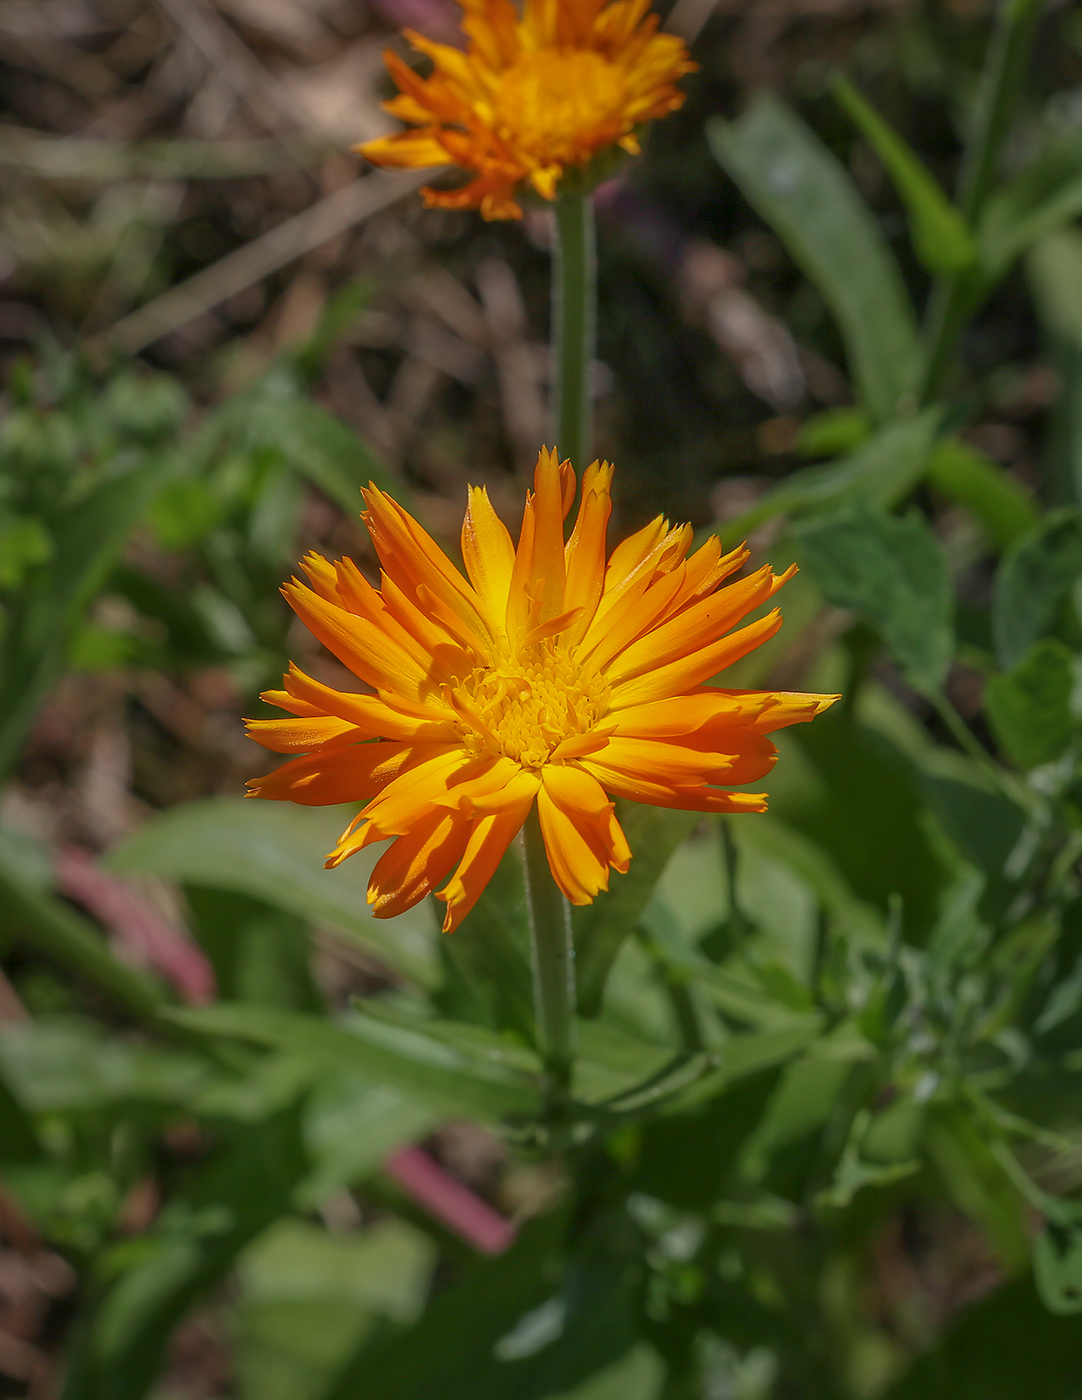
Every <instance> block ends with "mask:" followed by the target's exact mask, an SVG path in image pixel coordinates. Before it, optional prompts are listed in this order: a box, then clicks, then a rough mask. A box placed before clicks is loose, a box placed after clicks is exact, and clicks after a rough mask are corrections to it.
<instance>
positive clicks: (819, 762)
mask: <svg viewBox="0 0 1082 1400" xmlns="http://www.w3.org/2000/svg"><path fill="white" fill-rule="evenodd" d="M790 743H791V747H790V748H789V750H788V751H787V752H786V753H785V755H784V757H783V758H782V760H781V762H780V763H779V764H778V766H777V768H776V769H775V770H774V773H773V774H772V775H771V778H772V781H771V799H770V805H771V814H772V815H773V816H774V817H777V818H778V819H779V820H781V821H783V822H785V824H786V825H787V826H789V827H792V828H794V829H795V830H797V831H798V832H800V833H801V834H802V835H803V836H805V837H807V838H808V839H809V840H810V841H812V842H814V843H815V845H816V846H818V847H820V848H821V849H823V850H825V851H826V852H827V853H828V855H829V856H830V857H831V859H832V860H833V862H834V865H835V867H836V868H837V870H838V871H839V872H840V873H841V875H842V876H843V877H844V879H845V881H846V883H847V884H848V886H849V888H850V889H851V890H852V891H853V893H854V894H855V895H857V896H858V897H859V898H860V899H861V900H866V901H867V902H868V903H870V904H872V905H873V906H875V908H877V909H878V910H879V911H880V912H881V913H882V914H886V913H887V911H888V910H889V909H890V907H891V903H892V900H893V899H894V898H895V897H896V896H901V900H902V910H903V917H904V924H905V928H906V931H907V932H908V933H909V934H910V935H911V936H912V937H915V938H920V937H922V935H923V934H924V933H925V932H926V931H927V930H928V929H929V928H930V927H931V926H932V924H933V923H934V922H935V919H936V914H937V905H938V898H939V895H938V892H939V890H940V889H941V888H942V887H943V885H944V884H945V883H946V879H947V874H948V872H947V867H946V865H945V863H944V861H943V859H942V856H941V855H940V852H939V850H938V848H937V845H936V844H935V842H934V841H933V839H932V838H931V836H930V834H929V831H928V820H927V809H926V806H925V801H924V797H923V793H922V791H921V786H920V784H921V774H920V770H919V769H918V768H917V767H916V766H915V765H914V763H913V762H912V760H911V759H910V758H909V757H908V756H907V755H906V754H905V753H903V752H902V751H901V750H900V749H899V748H898V747H897V745H896V744H895V743H893V742H892V741H891V740H890V739H889V738H888V737H887V736H886V735H885V734H883V733H881V732H879V731H878V730H876V729H873V728H871V726H870V725H866V724H862V723H855V722H853V720H852V719H851V718H849V717H847V716H846V715H845V714H844V713H843V712H841V710H840V707H838V706H835V707H834V709H833V710H830V711H828V712H827V714H825V715H821V716H820V717H819V718H818V719H817V720H816V721H815V723H814V724H808V725H801V726H800V729H799V731H798V730H794V731H792V737H791V740H790Z"/></svg>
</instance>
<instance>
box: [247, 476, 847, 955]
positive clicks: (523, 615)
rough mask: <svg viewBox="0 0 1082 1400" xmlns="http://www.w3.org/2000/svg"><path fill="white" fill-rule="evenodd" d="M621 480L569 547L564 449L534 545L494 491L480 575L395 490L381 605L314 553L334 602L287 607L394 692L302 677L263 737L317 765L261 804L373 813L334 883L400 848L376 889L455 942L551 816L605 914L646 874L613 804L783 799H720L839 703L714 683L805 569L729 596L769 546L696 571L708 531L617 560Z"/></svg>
mask: <svg viewBox="0 0 1082 1400" xmlns="http://www.w3.org/2000/svg"><path fill="white" fill-rule="evenodd" d="M612 472H613V469H612V467H611V466H610V465H609V464H608V463H597V462H595V463H594V464H593V466H591V467H590V468H589V469H588V471H587V472H586V473H585V475H584V477H583V482H582V497H581V504H580V506H579V512H578V519H577V521H576V523H575V527H574V529H573V530H572V532H571V536H570V538H569V539H568V540H567V542H566V544H565V543H564V530H563V523H564V520H565V518H566V516H567V514H568V512H569V511H570V508H571V504H572V501H573V499H574V496H575V476H574V472H573V470H572V468H571V464H570V462H563V463H561V462H559V461H558V460H557V457H556V454H555V453H553V452H547V451H542V453H541V455H540V457H539V459H538V463H537V469H536V472H535V475H534V489H533V491H532V492H531V493H528V494H527V497H526V508H525V513H524V515H523V518H522V529H521V532H520V534H519V541H518V547H517V549H516V547H515V545H514V544H513V543H512V540H511V536H510V534H509V533H508V531H507V529H506V527H505V526H504V525H503V524H502V522H501V521H500V519H499V517H498V516H497V515H496V512H495V511H494V509H493V507H492V505H491V503H490V501H489V498H488V494H487V492H486V491H485V490H484V488H483V487H482V488H473V487H471V488H470V492H469V505H468V508H467V511H466V518H465V522H464V524H463V527H462V555H463V559H464V560H465V564H466V573H467V575H468V579H467V578H464V577H463V576H462V574H461V573H460V572H459V571H458V569H456V568H455V566H454V565H453V564H452V563H451V562H450V560H449V559H448V558H447V556H446V555H445V554H444V553H443V551H442V550H441V549H440V548H439V546H438V545H437V544H436V543H435V541H434V540H432V538H431V537H430V536H429V535H428V534H426V533H425V531H424V530H423V529H422V528H421V526H420V525H418V523H417V522H416V521H415V520H414V519H413V518H412V516H410V515H409V514H408V512H406V511H405V510H403V509H402V507H401V506H400V505H398V504H396V502H395V501H393V500H392V499H391V498H390V497H389V496H387V495H385V494H384V493H383V492H382V491H379V490H377V489H376V487H375V486H372V487H370V488H369V490H368V491H367V492H365V501H366V504H367V506H368V510H367V512H366V513H365V515H364V516H363V519H364V521H365V524H366V525H367V527H368V530H369V533H370V534H371V536H372V540H373V543H374V544H375V547H376V551H377V553H378V555H379V559H380V564H381V566H382V586H381V588H380V589H379V590H378V591H377V590H376V589H375V588H373V587H372V585H371V584H370V583H369V582H368V581H367V580H366V579H365V577H364V575H363V574H362V573H361V572H360V570H359V569H358V568H357V566H356V564H355V563H354V562H353V561H352V560H350V559H342V560H340V561H338V563H333V564H332V563H330V562H329V561H328V560H326V559H324V558H322V557H321V556H320V555H317V554H310V555H308V557H307V558H306V559H305V561H304V567H305V569H306V571H307V573H308V577H309V579H310V580H311V586H310V587H308V586H306V585H305V584H303V583H300V582H299V581H298V580H297V579H294V580H293V581H292V582H291V583H290V584H288V585H287V586H286V587H285V588H284V589H283V592H284V594H285V596H286V598H287V599H288V600H289V603H290V605H291V606H292V607H293V609H294V611H295V612H296V613H297V616H298V617H299V618H300V619H301V620H302V621H303V622H304V623H305V625H306V626H307V627H308V628H309V629H310V630H311V631H312V633H313V634H314V635H315V636H316V637H317V638H318V639H319V641H321V642H322V643H323V645H324V646H325V647H327V649H328V650H329V651H331V652H333V653H334V655H335V656H336V657H337V658H338V659H339V661H341V662H342V663H343V665H345V666H347V667H348V668H349V670H350V671H352V672H353V674H354V675H355V676H357V677H358V678H359V679H360V680H361V681H363V682H364V683H365V684H366V685H367V686H369V687H370V688H371V690H372V691H373V692H374V693H372V694H354V693H351V692H345V691H339V690H335V689H333V688H332V687H331V686H328V685H324V684H322V683H321V682H319V681H317V680H314V679H312V678H311V677H310V676H307V675H305V674H304V673H303V672H302V671H300V670H298V669H297V668H296V667H295V666H290V668H289V672H288V674H287V675H286V676H285V678H284V682H283V684H284V689H282V690H272V691H267V692H266V693H265V694H264V696H263V698H264V699H265V700H268V701H269V702H270V703H271V704H273V705H277V706H279V707H280V708H282V709H283V710H288V711H289V712H290V714H291V715H292V716H293V718H291V719H267V720H253V721H251V722H250V725H249V729H250V733H251V735H252V737H253V738H254V739H256V740H257V741H258V742H259V743H261V744H262V745H264V747H266V748H269V749H273V750H275V751H276V752H278V753H302V754H305V755H306V756H305V757H301V758H295V759H294V760H293V761H292V762H291V763H287V764H284V765H283V766H282V767H281V768H279V769H277V771H275V772H273V773H270V774H268V775H267V776H266V777H264V778H256V779H255V780H254V781H253V782H252V783H251V784H250V787H251V789H252V793H253V794H254V795H255V796H257V797H268V798H276V799H278V800H282V801H290V802H300V803H304V804H306V805H309V806H323V805H325V804H332V803H340V802H363V803H364V804H365V805H364V808H363V810H362V811H361V813H360V815H359V816H358V817H357V818H356V819H355V820H354V821H353V822H351V823H350V825H349V827H348V828H347V829H346V831H345V832H344V833H343V835H342V838H341V840H340V841H339V843H338V845H337V846H336V847H335V849H334V850H333V851H332V852H331V854H330V856H329V858H328V860H327V866H328V868H331V867H334V866H336V865H338V864H340V863H341V862H342V861H343V860H345V859H346V858H347V856H351V855H353V854H354V852H356V851H360V850H362V849H363V848H364V847H365V846H369V845H371V844H372V843H373V842H377V841H387V840H391V841H393V844H392V845H391V846H390V847H389V848H388V849H387V850H386V851H385V852H384V853H383V854H382V855H381V856H380V858H379V860H378V861H377V863H376V865H375V868H374V869H373V871H372V876H371V880H370V882H369V886H368V899H369V903H370V904H371V905H372V909H373V912H374V913H375V914H376V915H377V916H379V917H381V918H387V917H390V916H391V915H394V914H399V913H401V912H402V911H403V910H405V909H409V908H410V907H411V906H413V905H414V904H416V903H417V902H418V901H419V900H420V899H422V898H423V897H424V896H425V895H426V894H428V893H429V892H430V891H436V893H437V897H438V898H440V899H442V900H444V901H445V902H446V905H447V911H446V918H445V921H444V928H445V930H447V931H451V930H452V929H454V928H456V927H457V925H458V924H459V923H461V921H462V919H463V918H464V917H465V916H466V914H467V913H468V912H469V910H470V909H471V908H472V907H473V905H474V904H475V903H476V901H477V899H478V897H479V895H480V894H481V891H482V890H483V889H484V887H485V885H486V884H487V883H488V881H489V879H490V878H491V876H492V874H493V872H494V871H495V869H496V866H497V864H498V863H499V861H500V858H501V857H502V856H503V854H504V852H505V851H506V849H507V847H508V844H509V843H510V842H511V840H512V839H513V838H514V837H515V836H516V834H517V833H518V831H519V830H520V828H521V827H522V825H523V823H524V822H525V820H526V817H527V816H528V815H529V812H530V810H531V808H532V807H533V804H534V803H535V802H536V803H537V810H538V816H539V818H540V824H541V831H542V835H543V837H544V841H545V847H546V850H547V852H548V858H549V864H550V867H551V869H552V874H553V877H554V878H555V880H556V883H557V884H558V885H559V887H560V889H561V890H562V891H563V892H564V894H565V895H566V896H567V898H568V899H569V900H571V902H572V903H573V904H588V903H589V902H590V901H591V900H592V899H593V898H594V896H595V895H596V894H597V893H598V892H599V891H600V890H603V889H607V888H608V881H609V871H610V869H613V870H619V871H625V870H627V868H628V862H629V860H630V859H631V851H630V850H629V849H628V844H627V841H626V839H625V837H624V833H623V831H622V830H621V828H620V824H619V822H618V821H617V819H616V814H615V809H614V803H613V801H612V797H613V796H619V797H626V798H631V799H633V800H634V801H636V802H645V803H651V804H653V805H655V806H659V807H681V808H685V809H688V810H690V811H696V812H761V811H763V810H765V807H766V798H765V797H764V796H763V795H762V794H752V793H747V792H727V791H724V790H722V789H721V788H720V787H719V786H718V784H720V783H726V784H729V785H740V784H744V783H749V782H755V781H757V780H758V779H760V778H762V777H763V776H764V775H765V774H766V773H767V772H769V770H770V768H771V767H772V766H773V763H774V760H775V758H776V757H777V751H776V749H775V748H774V746H773V744H772V743H771V742H770V740H769V739H768V738H767V735H768V734H769V733H770V732H771V731H772V730H775V729H781V728H783V727H785V726H786V725H790V724H798V723H800V722H801V721H804V720H810V719H812V718H813V717H814V716H815V715H817V714H819V713H820V712H821V711H822V710H824V709H825V708H826V707H827V706H828V705H830V704H832V703H833V701H834V700H835V699H836V698H837V697H836V696H824V695H804V694H794V693H789V692H784V691H742V690H720V689H716V688H714V687H712V686H709V685H704V684H703V682H705V681H707V680H709V679H710V678H711V677H713V676H716V675H717V673H718V672H719V671H722V670H724V669H725V667H726V666H730V665H732V663H733V662H734V661H738V660H739V659H740V658H741V657H743V656H746V655H747V654H748V653H749V652H750V651H752V650H753V649H754V648H755V647H757V646H759V645H760V644H761V643H762V642H764V641H766V639H767V638H768V637H772V636H773V635H774V633H775V632H776V631H777V630H778V628H779V627H780V625H781V617H780V615H779V613H778V611H777V609H774V610H773V611H771V612H768V613H767V614H766V615H765V616H764V617H761V618H759V619H758V620H757V621H754V622H751V623H748V624H747V625H746V626H743V627H739V628H737V630H735V631H734V630H733V629H734V627H736V624H737V623H739V622H741V621H742V620H743V619H744V618H745V617H746V616H747V615H748V614H749V613H750V612H752V611H753V610H754V609H756V608H758V607H759V605H760V604H762V603H764V602H766V600H767V599H769V598H771V597H772V596H773V595H774V594H775V593H776V592H777V590H778V589H779V588H780V587H781V586H782V584H783V583H785V582H786V580H787V579H788V578H789V577H790V576H791V575H792V573H793V570H792V569H790V570H788V571H787V572H786V573H784V574H782V575H781V576H780V577H775V576H774V574H773V572H772V571H771V569H770V567H769V566H768V565H767V566H764V567H763V568H761V569H759V570H757V571H756V572H755V573H752V574H749V575H748V576H747V577H745V578H741V579H739V580H738V581H737V582H735V583H730V584H729V585H728V586H727V587H725V588H720V587H719V585H720V584H721V583H722V582H723V581H724V580H725V579H726V578H729V577H730V576H731V575H732V574H734V573H735V572H736V571H737V570H739V569H740V567H741V566H742V565H743V564H744V562H745V561H746V559H747V558H748V551H747V549H746V548H744V547H741V548H739V549H735V550H733V551H732V552H731V553H728V554H722V551H721V546H720V544H719V543H718V540H717V539H716V538H713V537H712V538H710V539H709V540H707V542H706V543H705V544H704V545H702V547H701V548H700V549H698V550H697V551H696V552H695V553H694V554H692V555H690V557H689V555H688V549H689V546H690V544H691V538H692V531H691V527H690V526H689V525H679V526H676V527H670V526H669V523H668V521H666V520H664V519H663V518H661V517H660V516H659V517H658V518H657V519H656V520H654V521H652V522H651V523H650V524H649V525H647V526H646V527H645V528H644V529H642V530H640V531H638V533H637V534H634V535H632V536H630V537H629V538H628V539H626V540H624V541H623V542H622V543H621V544H619V545H617V547H616V548H615V550H613V553H612V556H611V557H610V558H609V559H608V561H607V563H606V558H605V532H606V526H607V524H608V519H609V514H610V510H611V499H610V487H611V483H612ZM452 870H453V871H454V873H453V874H451V871H452ZM448 875H451V878H450V880H448V881H447V883H446V885H444V887H443V888H442V889H438V890H437V886H439V885H440V884H441V883H442V882H443V881H444V880H445V879H447V876H448Z"/></svg>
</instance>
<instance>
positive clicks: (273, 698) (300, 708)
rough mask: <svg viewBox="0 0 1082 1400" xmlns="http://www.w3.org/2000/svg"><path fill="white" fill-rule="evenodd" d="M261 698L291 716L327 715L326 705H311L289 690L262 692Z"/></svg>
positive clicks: (260, 693)
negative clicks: (291, 693)
mask: <svg viewBox="0 0 1082 1400" xmlns="http://www.w3.org/2000/svg"><path fill="white" fill-rule="evenodd" d="M290 664H291V665H292V662H291V663H290ZM259 698H260V700H265V701H266V702H267V704H268V705H277V706H278V708H279V709H280V710H288V711H289V713H290V714H291V715H298V716H300V715H319V716H323V715H325V714H326V713H327V707H326V705H312V704H309V702H308V701H307V700H301V699H299V698H298V697H297V696H295V695H290V693H289V691H288V690H261V691H260V692H259ZM367 737H371V736H367Z"/></svg>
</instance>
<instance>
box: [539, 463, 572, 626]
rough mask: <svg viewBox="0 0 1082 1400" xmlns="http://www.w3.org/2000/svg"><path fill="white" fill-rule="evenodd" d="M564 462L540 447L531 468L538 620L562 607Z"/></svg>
mask: <svg viewBox="0 0 1082 1400" xmlns="http://www.w3.org/2000/svg"><path fill="white" fill-rule="evenodd" d="M565 465H567V466H569V465H570V464H561V462H560V460H559V458H558V457H557V455H556V453H555V452H554V451H549V450H548V449H546V448H542V449H541V451H540V452H539V453H538V456H537V466H536V467H535V468H534V478H533V480H534V509H535V511H536V522H535V528H534V539H533V556H532V560H531V568H530V577H531V579H532V580H534V581H535V582H539V583H540V584H541V588H540V591H539V596H540V601H541V612H540V616H539V617H538V618H537V619H536V621H537V622H547V621H548V620H549V619H550V618H552V617H555V616H556V615H557V614H558V613H562V612H563V610H564V528H563V526H564V515H565V514H566V512H565V510H564V485H563V483H564V479H565V478H566V472H565V471H564V466H565ZM573 490H574V486H572V491H573Z"/></svg>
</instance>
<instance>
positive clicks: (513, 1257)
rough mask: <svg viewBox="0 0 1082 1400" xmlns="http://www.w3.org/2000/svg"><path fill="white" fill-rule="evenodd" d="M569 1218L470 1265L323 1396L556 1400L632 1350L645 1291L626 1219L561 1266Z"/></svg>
mask: <svg viewBox="0 0 1082 1400" xmlns="http://www.w3.org/2000/svg"><path fill="white" fill-rule="evenodd" d="M559 1225H560V1222H559V1221H558V1220H553V1218H552V1217H548V1218H542V1219H540V1220H534V1221H531V1222H530V1223H529V1224H528V1225H527V1226H526V1228H525V1229H524V1230H523V1231H522V1232H521V1234H520V1235H519V1238H518V1240H517V1241H516V1243H515V1245H514V1246H513V1247H512V1248H511V1249H510V1250H508V1252H507V1253H506V1254H504V1255H502V1256H501V1257H500V1258H499V1259H495V1260H490V1261H479V1262H477V1263H474V1264H471V1265H470V1266H469V1267H468V1268H467V1269H465V1270H463V1272H462V1275H461V1277H460V1278H459V1279H458V1280H457V1281H456V1282H455V1283H454V1285H453V1286H452V1287H450V1288H447V1289H444V1290H443V1291H442V1292H438V1293H436V1295H435V1296H434V1298H433V1300H432V1302H431V1303H430V1304H429V1307H428V1308H427V1310H426V1312H425V1314H424V1316H423V1317H422V1318H421V1319H420V1320H419V1321H418V1322H417V1323H416V1324H415V1325H414V1326H413V1327H412V1328H410V1329H409V1330H408V1331H407V1332H405V1333H403V1334H402V1335H400V1336H398V1337H394V1338H391V1339H389V1340H388V1341H385V1342H383V1343H382V1344H381V1343H380V1342H379V1341H378V1340H376V1341H375V1342H374V1343H373V1344H372V1345H371V1346H369V1347H365V1348H362V1350H361V1351H360V1352H359V1353H358V1354H357V1356H356V1357H355V1358H354V1359H353V1361H352V1363H351V1364H350V1365H349V1366H348V1367H346V1369H345V1370H344V1371H343V1373H342V1375H341V1376H340V1377H339V1379H338V1381H337V1383H336V1384H335V1385H333V1386H332V1387H331V1388H330V1389H329V1390H328V1391H327V1392H326V1394H325V1395H323V1396H321V1397H320V1400H356V1397H358V1396H360V1395H363V1396H364V1400H405V1397H407V1396H408V1397H410V1398H411V1400H412V1397H414V1396H417V1397H421V1396H439V1397H440V1400H547V1398H548V1397H554V1396H557V1395H566V1393H567V1392H568V1391H569V1390H571V1389H572V1387H574V1386H576V1385H578V1384H580V1383H581V1382H582V1381H584V1380H586V1379H587V1378H588V1377H590V1376H593V1375H595V1374H596V1373H598V1372H600V1371H602V1370H603V1369H604V1368H606V1367H608V1366H610V1365H611V1364H612V1363H613V1362H614V1361H616V1360H617V1359H618V1358H620V1357H621V1356H623V1355H624V1354H625V1353H627V1352H628V1351H629V1350H630V1349H631V1347H632V1345H633V1343H634V1341H635V1322H636V1319H637V1314H638V1309H639V1293H640V1290H641V1286H642V1266H641V1264H640V1263H639V1261H638V1258H637V1253H638V1251H637V1249H636V1246H637V1244H638V1240H637V1237H636V1236H635V1234H634V1233H633V1231H632V1229H631V1226H630V1222H629V1221H628V1220H627V1217H626V1216H623V1218H622V1219H621V1218H620V1217H617V1219H616V1220H615V1221H614V1222H613V1224H612V1225H611V1226H610V1227H609V1231H608V1232H607V1236H608V1237H606V1235H605V1234H602V1236H601V1238H600V1239H598V1238H597V1235H598V1233H599V1231H598V1229H597V1227H596V1225H595V1227H594V1231H593V1235H594V1238H593V1239H590V1238H589V1237H587V1239H586V1241H584V1244H583V1247H582V1250H581V1253H579V1254H578V1255H577V1256H576V1257H574V1258H572V1259H571V1260H569V1261H568V1262H567V1263H566V1264H565V1265H564V1267H563V1268H562V1269H561V1268H560V1264H561V1262H562V1261H561V1260H560V1256H559V1254H558V1252H557V1248H556V1246H557V1241H558V1230H559Z"/></svg>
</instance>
